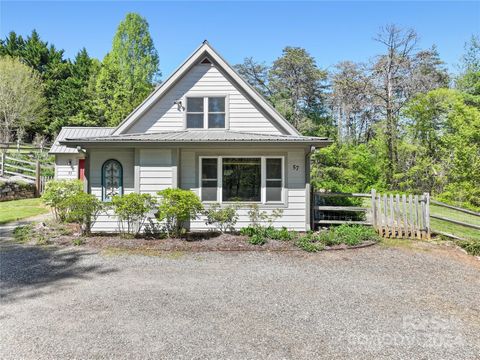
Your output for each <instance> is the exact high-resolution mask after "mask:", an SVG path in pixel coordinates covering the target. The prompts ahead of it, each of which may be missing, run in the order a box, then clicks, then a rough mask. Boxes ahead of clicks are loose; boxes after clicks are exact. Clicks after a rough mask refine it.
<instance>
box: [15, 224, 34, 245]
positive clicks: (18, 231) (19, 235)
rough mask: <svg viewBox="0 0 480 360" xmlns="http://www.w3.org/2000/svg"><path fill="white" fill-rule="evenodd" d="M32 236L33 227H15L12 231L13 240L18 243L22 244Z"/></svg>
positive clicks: (29, 225)
mask: <svg viewBox="0 0 480 360" xmlns="http://www.w3.org/2000/svg"><path fill="white" fill-rule="evenodd" d="M32 235H33V226H32V225H31V224H28V225H23V226H17V227H16V228H15V229H13V238H14V239H15V241H17V242H19V243H24V242H27V241H29V240H30V238H31V237H32Z"/></svg>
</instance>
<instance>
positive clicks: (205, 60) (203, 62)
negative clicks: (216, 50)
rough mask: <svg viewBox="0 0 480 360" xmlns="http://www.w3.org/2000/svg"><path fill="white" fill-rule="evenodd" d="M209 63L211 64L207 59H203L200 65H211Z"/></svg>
mask: <svg viewBox="0 0 480 360" xmlns="http://www.w3.org/2000/svg"><path fill="white" fill-rule="evenodd" d="M211 63H212V62H211V61H210V59H209V58H205V59H203V60H202V61H201V62H200V64H211Z"/></svg>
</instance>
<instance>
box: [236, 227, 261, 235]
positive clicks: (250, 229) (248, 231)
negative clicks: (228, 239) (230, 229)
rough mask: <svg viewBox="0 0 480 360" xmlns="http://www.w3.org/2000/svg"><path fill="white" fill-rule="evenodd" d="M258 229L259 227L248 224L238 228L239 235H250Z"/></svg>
mask: <svg viewBox="0 0 480 360" xmlns="http://www.w3.org/2000/svg"><path fill="white" fill-rule="evenodd" d="M259 231H260V227H258V226H252V225H249V226H246V227H244V228H241V229H240V235H244V236H248V237H251V236H253V235H255V234H257V233H258V232H259Z"/></svg>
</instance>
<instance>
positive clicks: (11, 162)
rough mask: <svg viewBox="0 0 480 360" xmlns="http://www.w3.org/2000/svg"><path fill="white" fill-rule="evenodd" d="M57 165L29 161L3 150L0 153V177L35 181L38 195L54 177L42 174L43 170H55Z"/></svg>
mask: <svg viewBox="0 0 480 360" xmlns="http://www.w3.org/2000/svg"><path fill="white" fill-rule="evenodd" d="M54 168H55V167H54V166H53V165H51V164H45V163H41V162H40V160H35V161H28V160H24V159H19V158H16V157H14V156H9V155H7V153H6V151H2V152H1V155H0V177H6V178H9V177H13V176H16V177H20V178H21V179H23V180H25V181H27V182H34V183H35V188H36V192H37V196H39V195H41V194H42V193H43V191H44V190H45V184H46V183H47V181H49V180H51V179H53V176H48V175H44V174H42V170H46V169H49V170H53V169H54Z"/></svg>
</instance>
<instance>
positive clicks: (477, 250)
mask: <svg viewBox="0 0 480 360" xmlns="http://www.w3.org/2000/svg"><path fill="white" fill-rule="evenodd" d="M458 245H459V246H460V247H461V248H463V249H465V251H466V252H468V253H469V254H470V255H473V256H480V240H464V241H459V242H458Z"/></svg>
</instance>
